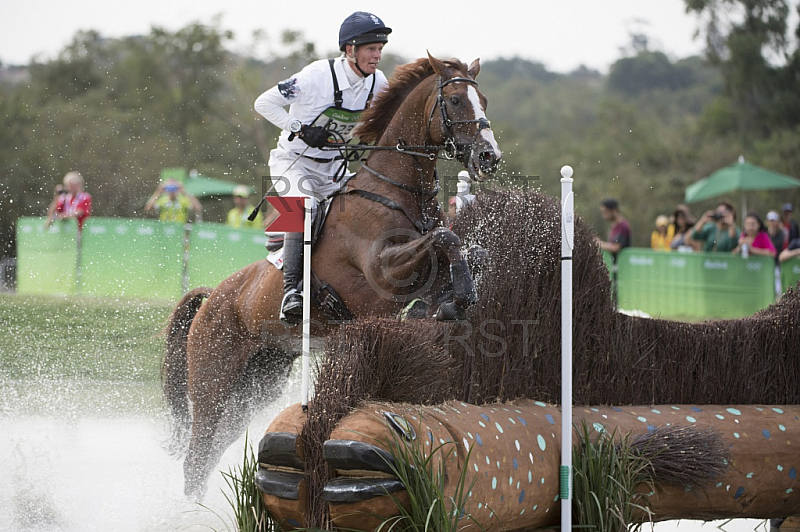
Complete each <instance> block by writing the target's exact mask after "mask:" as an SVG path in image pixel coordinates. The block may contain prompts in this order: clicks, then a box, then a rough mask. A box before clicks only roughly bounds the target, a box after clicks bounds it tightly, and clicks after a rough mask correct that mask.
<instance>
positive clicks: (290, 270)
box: [255, 11, 392, 325]
mask: <svg viewBox="0 0 800 532" xmlns="http://www.w3.org/2000/svg"><path fill="white" fill-rule="evenodd" d="M391 32H392V30H391V28H387V27H386V25H385V24H384V23H383V21H382V20H381V19H379V18H378V17H376V16H375V15H373V14H371V13H366V12H363V11H357V12H355V13H353V14H352V15H350V16H348V17H347V18H346V19H344V22H343V23H342V25H341V27H340V28H339V50H341V51H342V52H343V53H342V55H341V56H339V57H338V58H336V59H321V60H319V61H315V62H313V63H311V64H310V65H308V66H307V67H305V68H304V69H303V70H301V71H300V72H299V73H297V74H295V75H294V76H292V77H290V78H289V79H286V80H284V81H281V82H280V83H278V85H276V86H275V87H272V88H271V89H269V90H268V91H266V92H265V93H263V94H262V95H261V96H259V97H258V98H257V99H256V102H255V109H256V111H257V112H258V113H259V114H261V115H262V116H263V117H264V118H266V119H267V120H269V121H270V122H272V123H273V124H275V125H276V126H277V127H279V128H280V129H281V130H282V132H281V135H280V138H279V139H278V145H277V147H276V148H275V149H274V150H272V151H271V152H270V157H269V169H270V174H271V175H272V181H273V183H274V186H275V190H276V192H277V193H278V194H280V195H281V196H290V197H291V196H302V197H311V198H312V202H313V204H314V205H316V203H317V201H319V200H321V199H323V198H325V197H327V196H329V195H330V194H331V193H333V192H334V191H335V190H336V189H337V188H338V187H339V179H340V178H341V177H344V176H348V175H350V172H349V171H348V170H347V160H346V159H344V157H342V156H341V155H338V154H337V152H335V151H331V150H322V149H320V148H322V147H323V146H325V144H326V142H342V141H344V142H347V141H348V140H350V138H351V131H352V130H353V128H354V127H355V126H356V124H357V123H358V120H359V117H360V114H361V111H363V110H364V109H365V108H366V107H367V106H368V105H369V103H370V101H371V99H372V98H373V97H374V96H375V95H376V94H378V93H379V92H380V91H381V90H382V89H383V88H384V87H385V86H386V85H387V82H386V76H385V75H384V74H383V72H381V71H380V70H378V62H379V61H380V59H381V52H382V50H383V45H384V44H386V43H387V42H388V35H389V34H390V33H391ZM287 105H288V106H289V111H288V112H287V111H286V110H285V109H284V107H285V106H287ZM283 248H284V250H283V261H284V262H283V283H284V288H283V291H284V296H283V301H282V303H281V321H283V322H285V323H288V324H292V325H294V324H298V323H300V322H301V321H302V316H303V300H302V295H301V293H300V292H299V291H298V283H299V282H300V278H301V277H302V271H303V270H302V268H303V234H302V233H286V235H285V242H284V246H283Z"/></svg>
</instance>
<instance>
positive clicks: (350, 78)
mask: <svg viewBox="0 0 800 532" xmlns="http://www.w3.org/2000/svg"><path fill="white" fill-rule="evenodd" d="M349 62H350V60H349V59H347V57H343V58H342V68H343V69H344V75H345V77H346V78H347V83H348V85H350V87H353V88H354V89H355V88H356V87H358V88H361V87H363V86H364V81H365V79H366V78H362V77H361V76H359V75H358V72H356V71H355V70H353V67H351V66H350V65H349V64H348V63H349Z"/></svg>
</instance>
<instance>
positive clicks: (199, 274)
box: [187, 222, 267, 288]
mask: <svg viewBox="0 0 800 532" xmlns="http://www.w3.org/2000/svg"><path fill="white" fill-rule="evenodd" d="M266 242H267V237H266V235H264V231H262V230H261V229H234V228H232V227H229V226H227V225H224V224H215V223H204V222H201V223H196V224H194V226H193V227H192V233H191V236H190V237H189V261H188V265H189V267H188V270H187V273H188V276H189V288H195V287H198V286H210V287H212V288H213V287H215V286H217V285H218V284H219V283H220V282H221V281H223V280H224V279H226V278H227V277H229V276H230V275H231V274H233V273H234V272H236V271H238V270H240V269H242V268H244V267H245V266H247V265H248V264H251V263H253V262H256V261H258V260H262V259H266V257H267V251H266V248H265V247H264V245H265V244H266Z"/></svg>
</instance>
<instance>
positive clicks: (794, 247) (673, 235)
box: [597, 198, 800, 264]
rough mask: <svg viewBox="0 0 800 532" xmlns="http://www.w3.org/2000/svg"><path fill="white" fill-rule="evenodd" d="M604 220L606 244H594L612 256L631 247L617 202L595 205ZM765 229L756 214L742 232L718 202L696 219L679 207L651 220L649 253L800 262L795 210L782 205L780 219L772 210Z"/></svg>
mask: <svg viewBox="0 0 800 532" xmlns="http://www.w3.org/2000/svg"><path fill="white" fill-rule="evenodd" d="M600 210H601V213H602V216H603V219H605V220H607V221H608V222H610V224H611V226H610V228H609V233H608V238H607V239H606V240H603V239H601V238H599V237H598V238H597V244H598V245H599V246H600V247H601V248H602V249H603V250H605V251H608V252H610V253H612V254H614V255H615V256H616V254H617V253H619V251H620V250H622V249H624V248H626V247H628V246H630V245H631V227H630V224H629V223H628V221H627V220H626V219H625V217H624V216H622V213H621V210H620V206H619V202H617V200H615V199H613V198H606V199H604V200H603V201H601V202H600ZM765 219H766V223H765V222H764V221H763V220H762V218H761V216H760V215H759V214H758V213H757V212H749V213H747V215H746V216H745V217H744V222H743V224H742V229H741V230H740V229H739V227H738V226H737V218H736V209H735V208H734V206H733V205H731V204H730V203H728V202H727V201H721V202H720V203H719V204H718V205H717V207H716V209H711V210H708V211H706V212H704V213H703V214H702V216H700V218H699V219H695V217H694V216H693V215H692V212H691V210H690V209H689V207H688V206H686V205H683V204H681V205H678V206H677V207H676V208H675V211H674V212H673V213H672V214H671V215H666V214H661V215H659V216H657V217H656V220H655V228H654V229H653V231H652V233H651V235H650V247H652V248H653V249H654V250H656V251H677V252H693V251H705V252H719V253H731V254H734V255H742V256H744V257H748V256H750V255H764V256H768V257H773V258H774V259H775V262H776V264H777V263H781V262H785V261H787V260H789V259H791V258H793V257H797V256H800V229H798V225H797V222H796V221H795V220H794V207H793V206H792V204H791V203H785V204H784V205H783V206H782V207H781V209H780V213H779V212H778V211H777V210H771V211H769V212H768V213H767V215H766V217H765Z"/></svg>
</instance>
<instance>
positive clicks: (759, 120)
mask: <svg viewBox="0 0 800 532" xmlns="http://www.w3.org/2000/svg"><path fill="white" fill-rule="evenodd" d="M685 1H686V10H687V12H694V13H697V14H698V16H700V17H704V18H705V21H706V23H705V28H704V29H703V30H702V31H703V32H704V33H705V37H706V44H707V48H706V54H707V56H708V58H709V59H710V60H711V61H712V62H714V63H716V64H718V65H720V66H721V68H722V72H723V76H724V78H725V92H726V96H727V97H728V99H729V101H730V105H731V106H732V107H733V109H732V111H734V113H732V114H733V115H735V116H736V118H737V125H738V129H739V133H740V135H741V136H742V137H744V138H747V139H750V140H751V141H752V140H755V139H758V138H766V137H768V136H769V135H770V134H771V133H772V132H773V131H775V130H776V129H780V128H783V127H793V126H795V125H797V124H798V123H800V100H798V98H797V97H796V93H797V83H798V79H800V78H799V77H798V76H800V60H798V49H797V43H796V42H795V43H794V44H793V46H794V49H793V50H790V49H789V47H790V46H791V45H792V44H790V39H789V31H790V28H789V27H788V14H789V9H790V3H789V1H788V0H685ZM796 9H798V12H800V6H797V7H796ZM798 32H800V25H799V26H798V27H797V28H796V29H795V33H798ZM770 59H777V61H771V60H770ZM780 63H785V64H780Z"/></svg>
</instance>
